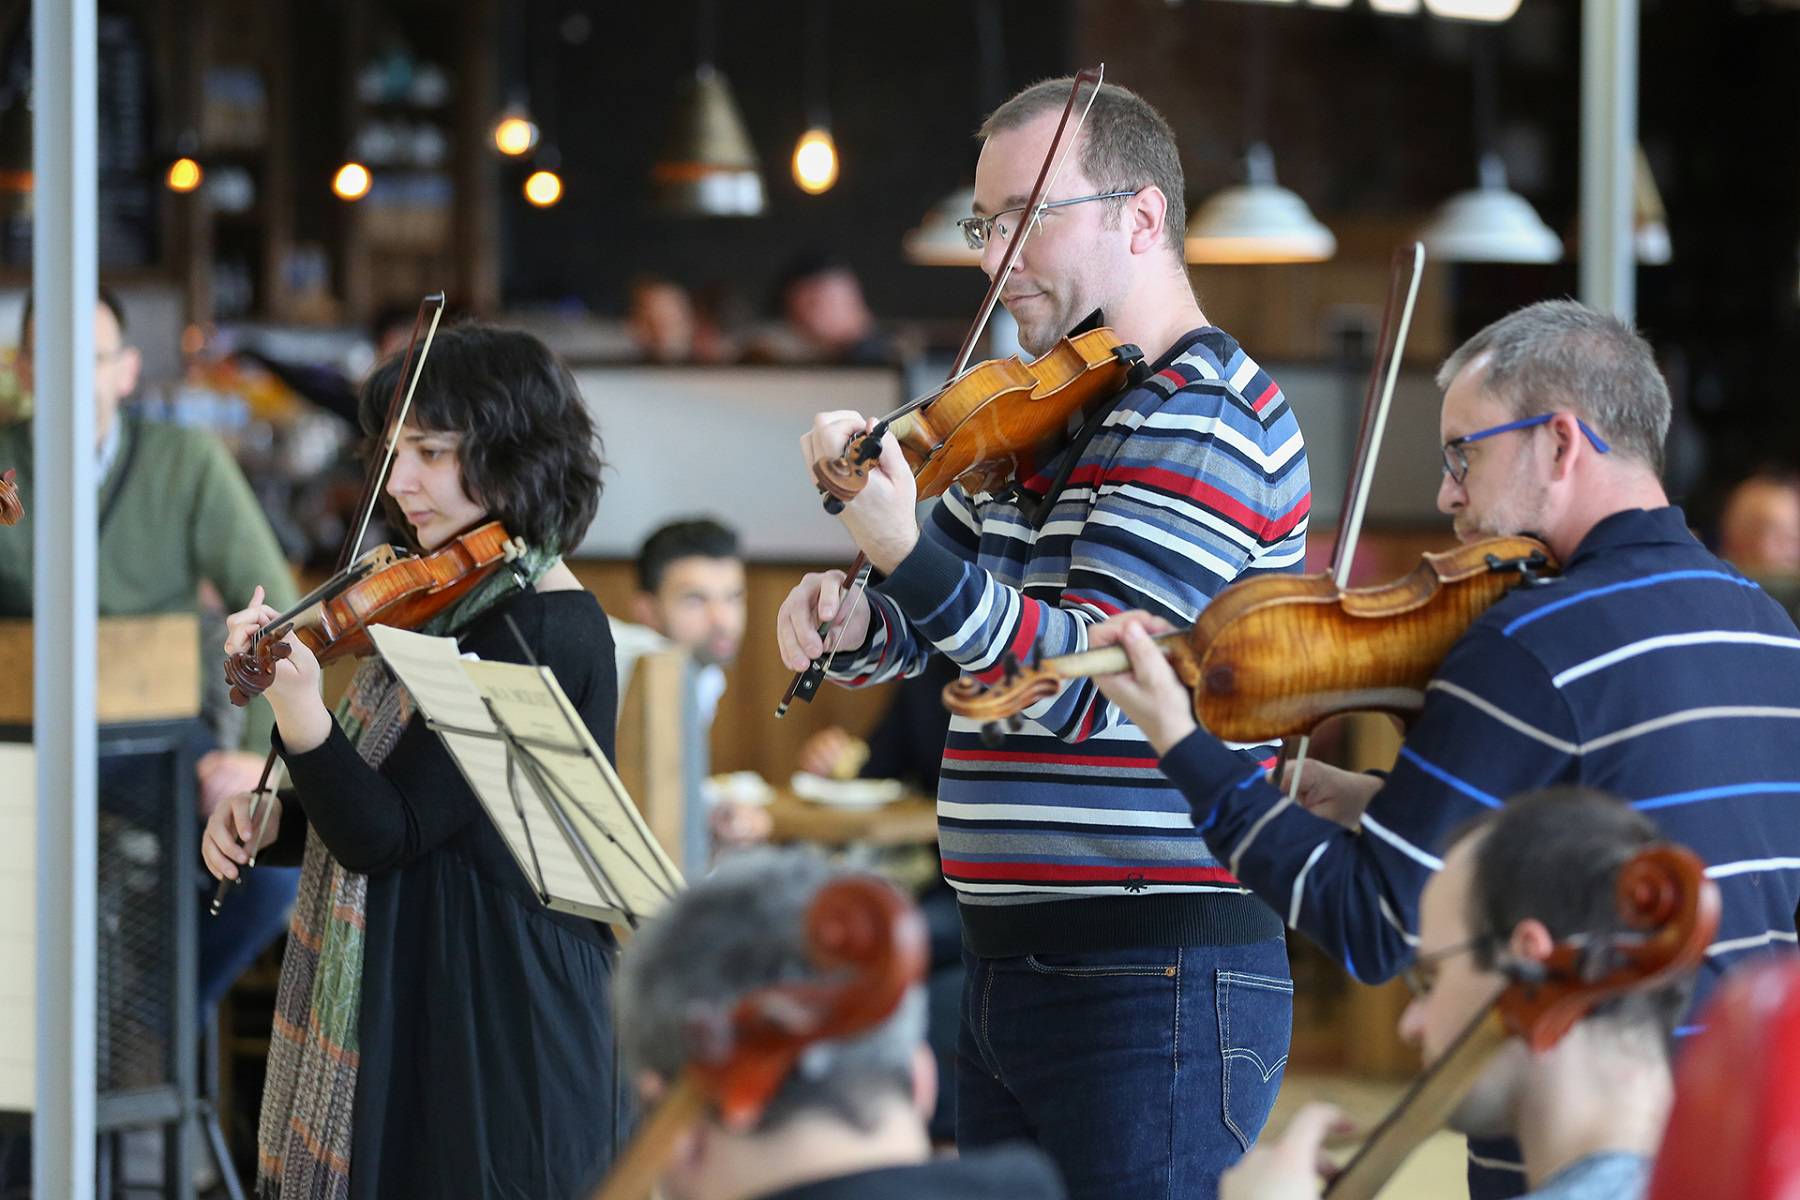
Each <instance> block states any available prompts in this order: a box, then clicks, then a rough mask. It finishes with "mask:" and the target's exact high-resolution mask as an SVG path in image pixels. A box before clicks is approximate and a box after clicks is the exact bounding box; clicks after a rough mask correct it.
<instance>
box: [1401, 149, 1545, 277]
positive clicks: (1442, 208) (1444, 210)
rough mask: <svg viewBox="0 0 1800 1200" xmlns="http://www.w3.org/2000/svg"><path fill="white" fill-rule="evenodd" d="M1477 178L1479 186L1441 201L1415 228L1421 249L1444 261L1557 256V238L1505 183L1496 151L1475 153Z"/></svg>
mask: <svg viewBox="0 0 1800 1200" xmlns="http://www.w3.org/2000/svg"><path fill="white" fill-rule="evenodd" d="M1480 178H1481V186H1480V187H1477V188H1474V189H1472V190H1470V191H1466V192H1461V193H1459V194H1457V195H1455V196H1452V197H1450V199H1448V200H1446V201H1444V203H1443V204H1441V205H1439V206H1438V210H1437V212H1436V213H1434V214H1433V215H1432V218H1431V220H1430V221H1429V222H1427V224H1426V226H1425V228H1424V229H1422V230H1420V231H1419V240H1420V241H1422V242H1424V243H1425V249H1426V251H1427V252H1428V253H1430V255H1431V256H1432V257H1433V258H1435V259H1439V260H1441V261H1444V262H1510V263H1553V262H1558V261H1560V260H1561V259H1562V256H1563V244H1562V239H1561V238H1559V237H1557V236H1556V234H1555V233H1554V232H1552V231H1551V229H1550V227H1549V226H1548V225H1546V224H1544V219H1543V218H1542V217H1540V216H1538V214H1537V209H1535V208H1533V207H1531V202H1530V201H1528V200H1526V199H1525V197H1523V196H1521V195H1519V194H1518V193H1517V192H1515V191H1513V190H1511V189H1510V188H1508V187H1507V186H1506V168H1505V166H1504V165H1502V163H1501V161H1500V156H1499V155H1498V154H1495V153H1493V152H1491V151H1490V152H1489V153H1486V154H1483V155H1482V156H1481V162H1480Z"/></svg>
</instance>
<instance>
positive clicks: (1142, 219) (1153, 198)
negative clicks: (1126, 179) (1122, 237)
mask: <svg viewBox="0 0 1800 1200" xmlns="http://www.w3.org/2000/svg"><path fill="white" fill-rule="evenodd" d="M1124 203H1125V212H1126V217H1127V220H1128V221H1129V222H1130V228H1131V252H1132V253H1133V254H1148V253H1151V252H1152V251H1154V250H1156V249H1157V247H1159V246H1161V245H1162V242H1163V233H1164V227H1165V226H1166V225H1167V224H1168V220H1169V198H1168V197H1167V196H1165V195H1163V193H1162V189H1161V188H1159V187H1157V186H1156V185H1155V184H1149V185H1146V186H1145V187H1144V188H1143V189H1142V190H1140V191H1139V192H1138V194H1137V195H1135V196H1133V197H1130V198H1129V199H1127V200H1126V201H1125V202H1124Z"/></svg>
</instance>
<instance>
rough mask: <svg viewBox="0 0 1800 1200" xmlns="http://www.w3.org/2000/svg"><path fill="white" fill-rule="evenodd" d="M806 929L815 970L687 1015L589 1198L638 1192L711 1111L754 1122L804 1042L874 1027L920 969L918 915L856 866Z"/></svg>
mask: <svg viewBox="0 0 1800 1200" xmlns="http://www.w3.org/2000/svg"><path fill="white" fill-rule="evenodd" d="M806 940H807V950H808V953H809V954H810V956H811V957H812V960H813V964H814V965H815V966H816V967H817V968H818V969H819V971H820V977H819V978H816V979H813V980H808V981H803V982H797V983H781V984H772V985H770V986H768V987H764V988H760V989H758V990H756V991H753V992H751V993H749V994H748V995H746V996H744V997H742V998H741V999H739V1000H738V1001H737V1003H736V1004H734V1005H733V1006H732V1007H731V1009H730V1011H729V1012H701V1013H696V1014H693V1015H692V1017H691V1018H690V1020H689V1023H688V1024H689V1029H688V1040H689V1043H690V1046H689V1050H690V1053H689V1055H688V1065H687V1066H686V1068H685V1069H684V1070H683V1071H682V1073H681V1075H680V1077H679V1078H678V1079H676V1081H675V1082H674V1084H673V1085H672V1086H671V1087H670V1089H669V1091H668V1092H667V1093H666V1094H665V1095H664V1096H663V1098H662V1100H661V1101H660V1102H659V1103H658V1104H657V1106H656V1109H655V1110H654V1111H653V1112H652V1113H651V1114H650V1115H649V1117H647V1118H646V1119H645V1121H644V1124H643V1125H642V1126H641V1127H640V1129H639V1131H638V1133H637V1135H636V1136H635V1137H634V1138H633V1139H632V1142H631V1145H630V1146H628V1147H627V1148H626V1150H625V1153H624V1154H623V1155H622V1156H621V1157H620V1159H619V1161H618V1163H617V1164H615V1165H614V1167H613V1170H612V1173H611V1175H610V1176H609V1177H608V1178H607V1180H606V1182H605V1183H604V1184H603V1185H602V1186H601V1187H600V1188H599V1189H598V1190H597V1191H595V1192H594V1193H593V1195H592V1197H591V1198H590V1200H643V1198H644V1197H647V1196H649V1195H650V1192H651V1189H652V1188H654V1187H655V1186H656V1181H657V1179H658V1178H659V1177H660V1176H661V1174H662V1170H663V1166H664V1164H665V1163H667V1161H668V1158H669V1155H670V1154H671V1153H672V1152H673V1151H674V1149H675V1143H676V1142H677V1141H678V1140H679V1139H680V1137H681V1135H682V1133H683V1132H684V1131H685V1130H687V1129H688V1127H689V1126H691V1125H693V1124H694V1123H696V1122H697V1121H699V1120H701V1119H702V1118H703V1117H704V1116H705V1115H706V1114H707V1112H708V1111H709V1110H711V1111H715V1112H716V1113H717V1114H718V1116H719V1118H720V1119H721V1120H722V1121H723V1122H724V1123H725V1124H726V1125H727V1126H729V1127H731V1128H735V1129H744V1128H748V1127H749V1126H752V1125H754V1124H755V1123H756V1122H757V1121H758V1120H759V1119H760V1118H761V1116H762V1113H763V1110H764V1109H765V1108H766V1107H767V1106H768V1104H769V1101H770V1100H772V1099H773V1098H774V1096H775V1093H776V1092H777V1091H779V1090H780V1088H781V1085H782V1083H783V1082H784V1081H785V1080H786V1079H787V1077H788V1075H789V1073H790V1072H792V1071H793V1069H794V1065H795V1063H797V1062H798V1061H799V1059H800V1056H801V1055H802V1054H803V1053H804V1052H805V1051H806V1049H807V1048H808V1047H809V1046H812V1045H814V1044H816V1043H818V1042H823V1041H831V1040H838V1039H843V1038H849V1037H855V1036H856V1035H858V1034H861V1033H865V1032H867V1031H868V1030H870V1029H872V1028H874V1027H875V1026H876V1025H879V1024H880V1023H881V1022H883V1021H885V1020H887V1019H888V1017H890V1016H891V1015H892V1014H893V1012H894V1010H895V1008H897V1007H898V1006H899V1004H900V1001H901V1000H902V999H903V998H904V997H905V995H906V993H907V991H908V990H909V989H911V988H912V987H914V986H916V985H917V984H918V983H919V982H920V981H921V980H923V979H924V978H925V967H926V963H927V959H928V954H927V946H928V944H927V937H926V931H925V920H924V918H923V917H922V916H920V914H919V911H918V909H917V908H915V907H913V905H912V904H911V903H910V902H909V901H908V900H906V898H905V897H903V896H901V895H900V893H899V892H897V891H896V890H895V889H894V887H893V886H892V885H891V884H888V883H886V882H884V881H883V880H880V879H876V878H873V877H869V876H852V877H848V878H843V879H836V880H833V881H832V882H831V883H828V884H826V885H825V886H824V887H823V888H821V889H819V894H818V895H817V896H815V897H814V898H813V901H812V904H811V905H810V906H808V909H807V914H806Z"/></svg>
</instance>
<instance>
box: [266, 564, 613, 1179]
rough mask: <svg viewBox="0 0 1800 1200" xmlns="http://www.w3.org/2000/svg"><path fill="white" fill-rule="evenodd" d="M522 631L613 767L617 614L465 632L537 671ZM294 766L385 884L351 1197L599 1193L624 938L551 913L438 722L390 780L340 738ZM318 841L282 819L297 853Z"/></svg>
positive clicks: (580, 595)
mask: <svg viewBox="0 0 1800 1200" xmlns="http://www.w3.org/2000/svg"><path fill="white" fill-rule="evenodd" d="M505 615H510V616H511V617H512V618H513V620H514V621H515V622H517V623H518V625H519V628H520V631H521V633H522V634H523V635H524V638H525V641H526V642H527V643H528V644H529V645H530V647H531V653H532V655H533V656H534V657H535V658H536V659H537V661H538V662H539V663H541V664H543V665H544V666H547V667H549V668H550V669H551V670H552V671H553V672H554V673H555V675H556V679H557V682H558V683H559V684H561V685H562V689H563V691H564V692H565V693H567V694H568V697H569V700H570V701H571V702H572V703H573V704H574V706H575V708H576V710H577V711H578V712H579V713H580V714H581V718H582V720H583V721H584V722H585V723H586V725H587V727H588V729H589V730H590V731H591V732H592V733H593V736H594V740H595V741H596V742H597V743H598V744H599V745H600V747H601V748H602V749H604V750H605V751H606V754H607V757H608V758H611V757H612V754H613V731H614V720H615V709H616V707H617V701H618V680H617V675H616V672H615V666H614V659H613V642H612V632H611V629H610V628H609V627H608V625H607V621H606V614H605V613H604V612H602V611H601V609H600V605H599V604H598V603H597V602H596V601H595V600H594V598H593V597H592V596H591V595H589V594H588V593H586V592H582V591H561V592H545V593H539V592H534V591H526V592H521V593H519V594H518V595H516V596H514V597H512V598H511V599H508V600H506V601H503V602H501V603H500V604H497V605H495V606H494V607H493V608H491V609H489V610H488V611H487V612H485V613H483V614H482V615H481V616H480V617H478V618H477V619H476V620H475V621H473V622H472V623H471V624H470V625H469V626H468V627H467V628H466V629H465V630H464V631H462V632H461V633H460V634H459V635H458V641H459V642H460V643H461V645H462V648H463V650H464V652H465V653H469V652H472V653H474V654H476V655H479V656H480V657H481V658H483V659H486V660H489V661H499V662H523V661H524V660H525V657H524V654H523V653H522V652H521V650H520V648H519V645H518V643H517V641H516V640H515V639H514V637H513V635H512V631H511V630H510V629H508V628H507V626H506V623H505V621H504V620H503V619H502V617H503V616H505ZM284 757H285V759H286V761H287V765H288V770H289V772H290V775H291V777H292V780H293V787H294V793H295V795H296V796H297V798H298V801H299V805H300V808H301V810H302V811H303V812H304V813H305V817H306V821H307V823H310V824H311V825H312V827H313V828H314V829H316V830H318V833H319V836H320V838H321V839H322V840H323V841H324V843H325V845H326V847H327V848H329V849H330V851H331V853H332V855H333V856H334V857H335V858H336V859H337V860H338V861H339V862H341V863H342V864H343V865H344V866H345V867H347V868H349V869H350V870H353V871H359V872H362V873H364V874H366V875H367V876H368V877H369V888H368V908H367V914H366V915H367V923H366V927H365V933H364V947H363V984H362V1007H361V1010H360V1012H359V1014H358V1021H357V1036H358V1040H359V1050H360V1063H359V1066H358V1070H357V1077H356V1101H355V1109H354V1115H353V1118H352V1120H353V1127H352V1135H351V1137H352V1141H351V1158H350V1194H351V1195H352V1196H353V1197H356V1198H357V1200H363V1198H369V1200H374V1198H376V1197H382V1198H387V1197H394V1196H410V1197H420V1198H422V1200H423V1198H429V1197H439V1196H442V1197H457V1198H458V1200H461V1198H462V1197H470V1198H485V1200H561V1198H563V1197H572V1196H576V1195H579V1194H582V1192H583V1190H584V1188H585V1187H587V1186H588V1185H590V1184H591V1183H592V1182H593V1181H594V1180H595V1179H596V1178H597V1177H598V1176H599V1175H600V1173H601V1172H602V1171H603V1169H604V1167H605V1165H606V1161H607V1158H608V1155H609V1152H610V1147H611V1136H612V1126H613V1109H614V1078H613V1037H612V1005H611V995H610V993H611V977H612V960H613V955H614V952H615V949H616V945H615V943H614V941H613V937H612V934H611V932H610V931H609V930H608V929H607V928H606V927H605V926H604V925H601V924H598V923H596V922H593V921H587V920H583V919H581V918H578V917H571V916H566V915H563V914H560V913H554V912H551V911H549V910H548V909H545V908H543V907H542V906H541V905H539V903H538V901H537V899H536V898H535V897H534V895H533V894H532V891H531V889H530V887H529V885H528V884H527V882H526V879H525V876H524V874H523V873H522V872H521V871H520V870H519V868H518V866H517V865H516V864H515V863H514V861H513V858H512V855H511V853H510V852H509V851H508V850H507V848H506V844H505V842H503V841H502V840H501V838H500V835H499V833H497V832H496V831H495V829H494V826H493V824H492V822H490V821H489V820H488V818H487V815H486V814H485V813H484V812H483V811H482V809H481V807H480V804H479V802H478V801H477V800H476V799H475V795H474V793H473V792H471V791H470V790H469V787H468V785H467V784H466V783H464V781H463V778H462V776H461V774H460V773H459V772H458V771H457V768H456V765H455V763H454V762H453V761H452V760H451V758H450V756H449V753H448V752H447V751H446V750H445V749H444V747H443V744H442V743H441V742H440V741H439V740H438V738H437V735H435V734H433V733H432V732H430V731H429V730H427V729H426V728H425V723H424V719H423V718H422V717H417V716H415V717H414V718H413V721H412V723H411V724H410V725H408V726H407V728H406V730H405V731H404V732H403V733H402V734H401V735H400V739H399V741H398V742H397V743H396V744H395V746H394V749H393V751H392V752H391V753H390V754H389V755H388V757H387V760H386V761H385V762H384V763H382V765H381V768H380V770H379V771H376V770H374V769H372V768H370V767H369V766H368V765H367V764H365V763H364V762H363V761H362V759H361V758H360V757H358V755H357V753H356V751H355V749H354V748H353V747H352V746H351V745H350V742H349V740H348V739H347V738H345V737H344V734H343V731H342V730H341V729H338V728H337V727H336V726H335V725H334V726H333V730H332V734H331V736H330V738H328V739H327V740H326V741H325V742H324V743H323V744H322V745H320V746H319V747H317V748H316V749H314V750H311V751H308V752H307V753H305V754H291V753H290V754H285V755H284ZM289 811H292V810H289ZM300 825H301V822H299V821H284V822H283V829H282V834H283V837H282V839H281V840H282V842H283V843H288V844H290V845H291V842H290V838H292V837H293V836H294V834H295V832H296V831H297V829H298V827H299V826H300ZM290 827H292V828H290ZM271 849H273V847H272V848H271Z"/></svg>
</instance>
